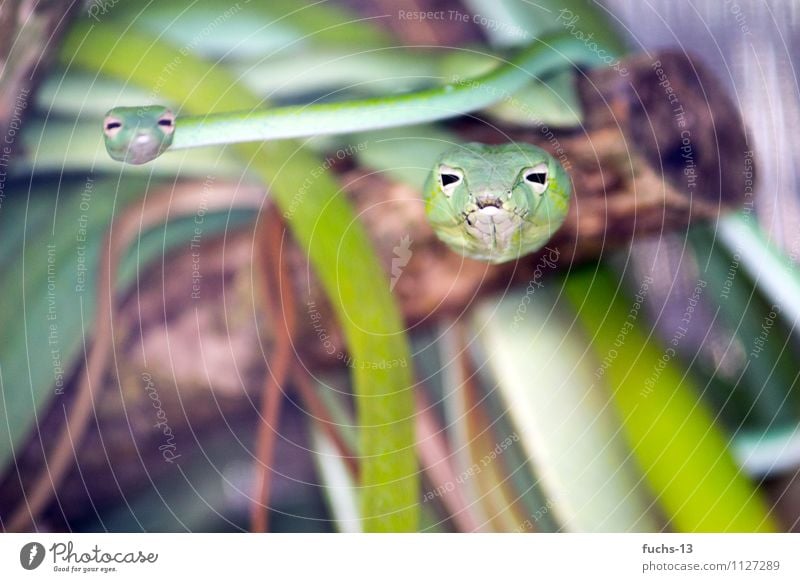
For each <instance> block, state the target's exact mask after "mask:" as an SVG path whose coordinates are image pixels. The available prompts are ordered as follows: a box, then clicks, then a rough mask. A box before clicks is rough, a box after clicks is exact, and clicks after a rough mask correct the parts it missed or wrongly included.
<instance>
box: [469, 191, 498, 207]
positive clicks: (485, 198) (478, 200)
mask: <svg viewBox="0 0 800 582" xmlns="http://www.w3.org/2000/svg"><path fill="white" fill-rule="evenodd" d="M475 204H476V205H477V206H478V208H487V207H489V206H494V207H495V208H500V207H501V206H502V205H503V202H502V200H500V198H499V197H497V196H495V195H494V194H493V193H491V192H486V193H482V194H478V195H477V196H476V197H475Z"/></svg>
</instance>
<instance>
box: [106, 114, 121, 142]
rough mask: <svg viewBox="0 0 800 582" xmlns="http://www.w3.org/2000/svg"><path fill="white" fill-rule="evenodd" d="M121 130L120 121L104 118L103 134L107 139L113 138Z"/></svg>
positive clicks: (113, 118) (114, 118)
mask: <svg viewBox="0 0 800 582" xmlns="http://www.w3.org/2000/svg"><path fill="white" fill-rule="evenodd" d="M121 129H122V121H120V120H119V119H117V118H116V117H106V119H105V121H104V122H103V132H104V133H105V134H106V136H108V137H114V136H115V135H117V134H118V133H119V132H120V130H121Z"/></svg>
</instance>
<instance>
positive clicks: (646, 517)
mask: <svg viewBox="0 0 800 582" xmlns="http://www.w3.org/2000/svg"><path fill="white" fill-rule="evenodd" d="M0 10H1V11H0V32H2V33H3V34H0V38H2V39H3V40H2V41H0V54H2V57H3V64H2V82H0V99H2V103H3V107H2V119H0V130H2V133H3V135H4V138H3V140H4V141H3V143H2V144H0V148H1V149H0V240H1V241H2V244H0V272H1V273H2V277H1V278H0V286H2V291H0V329H2V336H1V337H0V387H1V388H2V400H0V419H1V422H0V467H2V469H0V525H2V527H3V529H4V530H9V531H11V530H33V529H36V530H40V531H62V530H73V531H99V530H108V531H140V530H145V531H184V530H188V531H238V530H249V529H256V530H259V529H269V530H270V531H363V530H366V531H387V530H388V531H403V530H414V531H416V530H418V531H444V532H449V531H517V532H540V531H541V532H548V531H774V530H781V531H786V530H797V529H798V527H800V526H798V523H799V522H800V483H799V482H798V477H797V471H798V466H800V433H798V419H800V396H799V395H798V390H797V382H798V374H800V365H798V358H797V353H798V348H799V347H800V346H798V337H797V331H796V325H795V324H796V320H797V317H798V315H800V272H799V271H798V268H797V261H798V253H799V252H800V241H798V239H797V232H798V228H797V223H798V219H799V218H800V214H799V213H798V198H797V195H796V191H797V180H796V174H795V168H796V167H797V165H796V163H795V160H794V159H793V158H794V156H795V155H796V153H795V152H794V151H793V150H792V149H791V147H790V141H789V131H790V129H791V128H792V127H793V126H794V122H795V121H797V116H798V114H799V110H798V106H797V104H798V99H797V92H798V88H797V84H796V76H795V73H794V69H793V62H794V58H793V57H794V54H795V53H796V47H795V46H794V43H796V40H795V36H796V35H793V34H792V33H793V31H795V30H796V26H797V25H796V23H797V15H796V8H795V4H794V3H792V2H789V1H788V0H787V1H779V0H775V1H772V2H766V1H764V2H752V3H746V4H745V3H744V2H742V3H741V4H738V3H736V2H730V3H728V2H726V3H719V2H713V1H711V0H707V1H703V2H696V1H695V2H668V1H666V0H664V1H663V2H653V3H649V4H647V5H646V6H645V5H642V3H640V2H634V1H633V0H608V1H606V2H602V3H595V2H588V1H587V2H584V1H581V0H564V1H561V2H559V1H558V0H552V1H546V2H538V3H537V5H536V6H533V5H531V4H529V3H527V2H522V1H517V0H504V1H502V2H497V1H489V0H452V1H445V0H425V1H423V0H407V1H403V2H395V1H391V2H390V1H388V0H380V1H375V2H361V1H358V0H346V1H344V0H343V1H341V2H338V1H333V0H330V1H325V2H318V3H304V2H289V1H288V0H286V1H284V0H278V1H271V2H269V3H255V2H245V1H241V2H236V3H230V4H228V3H218V2H210V1H208V2H206V1H203V0H200V1H197V2H183V3H154V2H145V1H131V2H124V3H123V2H115V1H113V0H108V1H95V2H86V3H73V4H71V5H69V7H66V6H61V5H59V4H58V3H46V2H43V3H38V4H37V3H31V2H25V1H16V2H15V1H7V0H6V1H4V2H3V4H2V9H0ZM553 31H556V32H562V33H564V34H567V35H571V37H572V38H573V39H574V40H575V42H576V43H580V44H581V45H582V46H583V47H585V49H586V50H589V51H598V50H603V51H604V54H607V55H608V56H609V59H610V61H609V64H610V68H613V65H614V64H615V63H618V62H619V59H624V58H626V57H625V55H626V54H633V55H640V56H641V55H644V58H645V59H646V60H645V61H643V62H644V63H645V64H644V65H643V67H644V69H647V68H648V67H650V66H652V62H653V59H656V58H657V56H658V54H659V53H658V52H657V51H661V50H664V49H676V50H677V51H678V52H683V51H686V52H688V53H692V54H694V55H697V57H698V59H699V61H700V62H702V63H703V65H705V66H707V67H708V68H709V69H710V70H711V71H712V72H713V74H714V76H715V77H716V78H717V79H718V80H719V85H720V87H721V88H722V91H723V92H724V93H725V95H727V96H728V98H729V100H730V101H731V102H732V103H733V104H734V105H735V108H736V110H737V111H738V112H739V113H740V114H741V116H742V118H743V119H744V123H745V125H746V135H747V138H748V141H747V151H746V152H741V151H740V152H738V154H744V157H743V161H742V163H731V162H730V160H727V161H726V160H718V159H711V160H707V159H706V160H703V164H704V165H703V166H702V167H703V168H704V169H705V171H709V168H710V172H711V173H712V174H713V173H715V172H716V173H719V174H720V175H722V174H723V173H725V174H726V176H721V177H720V178H719V179H718V180H717V181H716V182H715V183H718V184H722V185H725V184H731V183H739V184H741V185H742V186H743V187H742V190H743V191H736V192H728V191H721V190H720V191H710V192H703V193H696V192H692V191H691V188H690V187H688V185H687V183H684V187H683V193H684V194H685V195H686V196H687V197H688V198H687V199H688V201H689V203H688V205H689V208H690V210H692V209H694V208H695V206H696V207H697V208H702V209H705V210H703V211H702V213H701V214H702V216H701V217H702V218H704V220H697V219H696V218H697V216H699V215H695V214H694V213H693V212H692V211H687V217H688V218H687V219H686V220H684V221H675V220H673V219H671V218H670V217H669V216H668V214H669V212H668V211H670V204H672V202H670V200H674V198H670V196H669V195H665V197H664V199H663V200H662V199H661V198H659V199H658V201H657V204H656V206H655V210H653V208H649V209H648V207H647V206H646V204H645V202H642V201H643V200H644V201H646V200H647V199H648V196H652V195H653V191H654V190H657V191H658V192H661V191H662V190H663V191H664V192H667V194H669V193H671V192H672V191H673V190H675V191H680V190H681V187H680V185H677V186H676V185H675V184H674V183H671V182H670V180H668V179H667V178H660V176H661V173H663V174H664V175H665V176H666V175H667V174H668V173H669V171H671V170H670V168H669V166H670V164H671V165H672V166H676V165H677V167H678V169H677V172H678V174H681V173H682V172H683V170H684V169H686V168H688V167H689V166H687V165H686V163H687V162H686V160H687V158H686V157H683V158H681V157H680V152H681V150H678V152H679V154H678V157H677V160H676V159H674V158H669V156H670V155H672V154H674V152H666V153H664V154H662V157H661V158H660V159H658V160H656V162H652V163H651V162H648V161H647V159H648V158H647V156H646V155H644V154H641V152H637V147H638V144H637V143H636V142H635V140H633V141H632V142H630V143H627V142H625V143H623V142H620V141H619V140H617V139H616V138H615V137H614V136H616V134H613V135H612V137H611V138H609V137H608V135H610V134H607V133H603V132H602V131H599V130H597V127H596V126H595V125H592V123H594V122H593V121H592V120H593V119H595V118H600V117H603V116H604V115H605V116H610V117H609V118H610V119H611V121H610V123H611V124H612V125H614V124H616V123H617V122H619V123H620V124H623V123H624V122H623V121H621V118H619V119H618V118H616V117H614V116H615V115H616V114H617V113H618V112H616V111H615V110H613V107H612V106H611V105H612V104H610V103H608V102H606V103H604V102H603V101H602V100H598V99H595V100H594V101H592V103H593V107H594V109H593V110H591V111H589V110H586V107H585V106H586V103H587V101H586V98H585V95H583V94H582V93H581V91H580V90H578V89H576V86H584V87H585V86H587V85H586V83H587V82H588V83H589V86H591V87H595V86H596V85H595V84H597V85H598V86H599V85H601V84H602V83H601V81H600V80H598V79H602V77H591V76H588V73H586V72H585V71H583V70H578V69H576V68H575V67H573V66H571V64H570V63H569V62H566V61H565V63H564V66H563V69H562V70H560V71H557V72H556V73H553V74H551V75H549V76H548V77H546V78H543V79H538V80H537V81H536V82H533V83H532V84H531V86H530V87H528V88H526V89H525V90H524V91H523V92H520V93H519V94H518V95H517V97H518V99H517V100H516V101H515V103H518V104H519V103H522V104H523V105H525V107H519V106H517V107H515V106H513V104H512V105H510V106H509V105H508V104H506V105H505V106H499V107H495V108H490V109H489V110H486V111H482V112H480V113H478V114H477V115H476V116H470V117H468V118H465V119H459V120H454V121H449V122H445V123H440V124H436V125H431V126H424V127H423V126H416V127H409V128H402V129H401V130H393V131H382V132H371V133H369V134H360V135H345V136H337V137H329V138H324V139H323V138H314V139H310V140H305V141H303V142H302V143H280V144H268V145H266V146H263V147H261V146H259V145H253V146H252V147H250V146H244V147H218V148H207V149H202V150H191V151H181V152H174V153H172V154H169V155H166V156H164V157H162V158H160V159H159V160H157V161H156V162H154V163H152V164H149V165H146V166H141V167H132V166H122V165H120V164H118V163H115V162H113V161H112V160H111V159H110V158H108V156H107V155H106V153H105V151H104V148H103V144H102V134H101V131H100V126H101V122H102V119H103V116H104V113H105V112H106V111H107V110H108V109H110V108H111V107H114V106H118V105H137V104H143V103H165V104H169V105H170V106H172V107H173V108H174V109H175V110H176V112H178V114H179V115H180V114H181V113H184V114H202V113H204V112H210V111H224V110H234V109H245V110H247V109H252V108H256V107H262V106H268V105H270V104H293V103H309V102H315V101H325V100H338V99H347V98H353V97H360V96H367V95H385V94H392V93H400V92H404V91H409V90H414V89H417V88H421V87H427V86H431V85H438V84H441V83H443V82H447V81H448V80H449V79H451V78H452V75H454V74H459V75H461V76H464V75H472V74H475V73H476V72H480V71H482V70H485V68H486V67H487V66H491V65H492V62H493V61H494V59H493V57H491V55H496V54H500V55H505V54H509V53H510V52H511V51H513V50H514V48H515V47H518V46H520V45H524V44H525V43H527V42H530V41H531V40H532V39H533V38H535V37H538V36H540V35H542V34H544V33H546V32H553ZM622 62H626V63H627V62H629V61H622ZM631 62H633V61H631ZM682 74H684V75H685V76H686V77H687V78H688V79H689V80H691V79H693V78H695V77H697V78H701V77H702V78H703V79H705V77H703V75H701V74H700V73H699V72H698V71H695V70H692V69H690V68H686V69H685V70H684V71H683V73H682ZM613 78H614V79H619V82H620V83H622V84H623V85H624V84H625V82H626V81H625V79H624V77H620V76H617V77H613ZM587 79H589V81H587ZM581 83H583V85H581ZM676 84H678V85H679V83H677V81H676ZM612 85H613V83H612ZM682 86H686V87H694V86H693V85H691V83H689V84H687V85H682ZM699 87H700V89H694V90H693V91H694V93H693V94H692V95H691V98H690V96H689V95H685V96H684V98H685V99H686V100H687V102H688V101H690V100H692V99H693V100H695V101H697V100H699V101H700V102H701V103H705V102H707V103H711V102H712V100H711V97H709V96H708V95H705V94H704V92H705V90H706V89H705V87H710V85H702V84H701V85H699ZM662 89H663V87H660V86H659V87H656V86H653V87H652V92H653V93H654V94H656V95H657V96H658V98H660V99H662V100H663V99H664V94H663V91H662ZM709 91H710V89H709ZM598 94H602V91H600V90H598ZM710 107H711V106H710V105H709V108H710ZM645 109H646V108H645ZM701 109H702V108H701ZM709 110H710V118H711V119H712V121H713V126H712V127H713V128H714V132H715V133H714V135H715V136H717V138H718V139H719V141H720V142H724V141H726V139H727V138H726V136H727V135H729V132H730V131H733V130H736V131H742V132H744V130H743V128H741V127H740V126H738V125H737V124H738V119H736V118H733V117H730V116H726V115H718V116H717V117H715V113H717V112H718V111H719V110H717V109H713V108H711V109H709ZM531 111H533V112H534V113H533V115H534V119H532V118H531ZM609 112H610V113H609ZM653 123H654V124H651V125H647V124H642V126H643V128H641V131H642V132H643V133H645V134H653V135H656V134H659V135H660V133H659V132H660V131H661V129H660V127H659V126H658V123H657V122H653ZM542 124H544V127H545V128H548V127H550V128H553V130H554V132H555V135H556V136H558V139H560V140H561V141H562V142H563V144H565V147H566V148H567V149H568V151H569V153H570V156H571V159H573V160H574V161H575V162H576V163H575V169H574V173H575V175H574V178H573V179H574V181H575V183H576V185H579V186H582V188H580V189H579V191H578V197H577V200H576V202H575V203H574V209H573V210H574V212H573V215H574V217H575V218H574V220H573V221H572V223H568V225H567V226H566V229H567V230H568V231H569V232H571V233H572V232H573V231H574V233H575V240H574V241H573V240H572V239H568V238H565V237H562V239H559V240H558V241H556V242H557V243H558V244H554V246H553V247H552V248H551V247H548V249H547V250H546V251H545V252H544V253H542V254H540V255H537V256H534V257H528V258H525V259H522V260H521V261H520V263H519V264H518V265H512V266H509V267H504V268H494V267H491V268H490V267H487V266H486V265H482V264H477V263H473V262H471V261H461V259H460V258H457V257H452V256H451V254H450V252H449V251H447V250H446V249H444V248H443V247H441V246H439V245H438V244H437V243H436V242H435V241H434V240H433V238H432V235H431V233H430V232H429V229H427V227H426V226H425V223H424V215H423V213H422V212H421V203H420V196H419V189H420V185H421V180H422V179H424V175H425V174H426V172H427V171H429V169H430V167H431V165H432V163H433V159H435V156H436V155H437V153H438V152H439V151H441V149H442V148H443V147H446V146H447V144H448V143H451V142H452V141H454V140H458V139H477V138H484V137H487V136H488V139H490V140H491V139H494V140H499V139H506V140H507V139H509V137H510V138H511V139H528V138H530V139H532V140H539V141H542V140H543V139H544V141H545V143H549V144H550V146H551V147H554V146H553V142H552V140H550V139H549V138H546V137H545V138H543V137H542V136H543V135H545V132H544V131H542V127H543V125H542ZM730 125H736V127H734V128H731V127H729V126H730ZM717 132H718V133H717ZM626 135H627V134H626ZM656 137H658V136H657V135H656ZM656 141H657V140H656ZM617 148H618V149H617ZM690 149H691V148H690ZM713 151H718V150H716V149H715V150H713ZM683 153H685V151H684V152H683ZM698 164H700V160H698ZM651 166H652V167H651ZM626 167H627V168H629V169H630V173H631V174H632V175H635V178H634V179H632V180H630V183H628V182H625V183H624V184H623V185H622V186H620V185H619V184H618V182H619V183H622V182H624V180H622V179H621V178H620V179H618V178H619V173H620V170H619V168H626ZM587 168H593V170H591V171H589V170H587ZM673 170H674V168H673ZM651 174H652V176H657V177H659V179H657V180H655V181H653V180H652V177H651ZM728 175H730V176H732V178H733V179H732V181H731V180H728V179H727V177H728ZM649 176H650V177H649ZM684 176H686V177H687V179H690V173H689V174H684ZM701 178H703V179H705V178H704V177H702V176H701ZM648 180H650V181H648ZM720 188H722V186H720ZM590 192H594V194H590ZM612 194H619V196H620V198H617V197H615V196H612ZM623 198H624V199H623ZM273 201H274V202H275V203H276V204H275V205H273V203H272V202H273ZM709 201H710V205H709ZM693 205H694V206H693ZM709 208H710V210H709ZM581 209H583V212H581ZM662 211H663V212H662ZM615 213H616V214H615ZM654 217H655V218H654ZM620 223H623V226H620ZM321 224H322V225H323V226H320V225H321ZM593 225H594V226H593ZM590 227H591V228H594V230H593V231H591V232H590V230H591V228H590ZM570 229H572V230H570ZM620 229H621V230H622V231H624V232H623V233H622V234H620V233H619V231H620ZM565 236H566V235H565ZM587 241H588V242H587ZM267 509H268V513H267ZM267 520H268V521H267Z"/></svg>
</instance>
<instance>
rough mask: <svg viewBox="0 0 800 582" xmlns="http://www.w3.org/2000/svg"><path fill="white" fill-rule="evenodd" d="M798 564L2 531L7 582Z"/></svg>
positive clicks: (713, 548)
mask: <svg viewBox="0 0 800 582" xmlns="http://www.w3.org/2000/svg"><path fill="white" fill-rule="evenodd" d="M799 565H800V536H799V535H797V534H775V535H767V534H691V535H689V534H517V535H515V534H499V535H494V534H460V535H443V534H415V535H394V534H392V535H389V534H387V535H363V534H309V535H304V534H263V535H255V534H41V535H38V534H30V535H28V534H4V535H2V536H0V572H2V579H4V580H66V579H71V580H83V579H92V580H115V581H117V580H119V581H122V580H132V581H133V580H135V581H137V582H141V580H143V579H145V580H169V579H171V578H169V576H175V577H177V576H181V577H182V578H181V579H183V580H187V579H188V578H186V577H187V576H194V575H202V579H203V580H214V579H219V580H223V581H224V582H228V581H229V580H232V579H233V578H231V577H232V576H241V577H243V578H242V579H248V580H250V579H254V578H255V577H256V576H258V578H259V579H263V580H325V581H326V582H327V581H332V582H335V581H338V580H343V581H347V582H353V581H362V580H363V581H370V582H373V581H395V580H396V581H401V580H402V581H404V582H407V581H408V580H416V579H424V580H437V579H439V580H445V579H447V580H452V579H466V580H488V581H492V582H494V581H496V580H519V579H530V580H537V579H538V580H579V579H585V580H597V579H601V580H606V579H608V580H649V579H652V580H684V579H685V580H700V579H702V580H751V581H758V580H774V581H778V580H792V581H797V580H800V567H798V566H799ZM456 577H458V578H456ZM462 577H463V578H462ZM176 579H177V578H176Z"/></svg>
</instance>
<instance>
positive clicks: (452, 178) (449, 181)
mask: <svg viewBox="0 0 800 582" xmlns="http://www.w3.org/2000/svg"><path fill="white" fill-rule="evenodd" d="M463 179H464V174H463V172H462V171H461V170H457V169H455V168H451V167H450V166H445V165H441V166H439V182H440V184H441V187H442V192H444V193H445V196H447V197H448V198H449V197H450V196H452V195H453V191H454V190H455V189H456V186H458V184H459V183H460V182H461V180H463Z"/></svg>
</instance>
